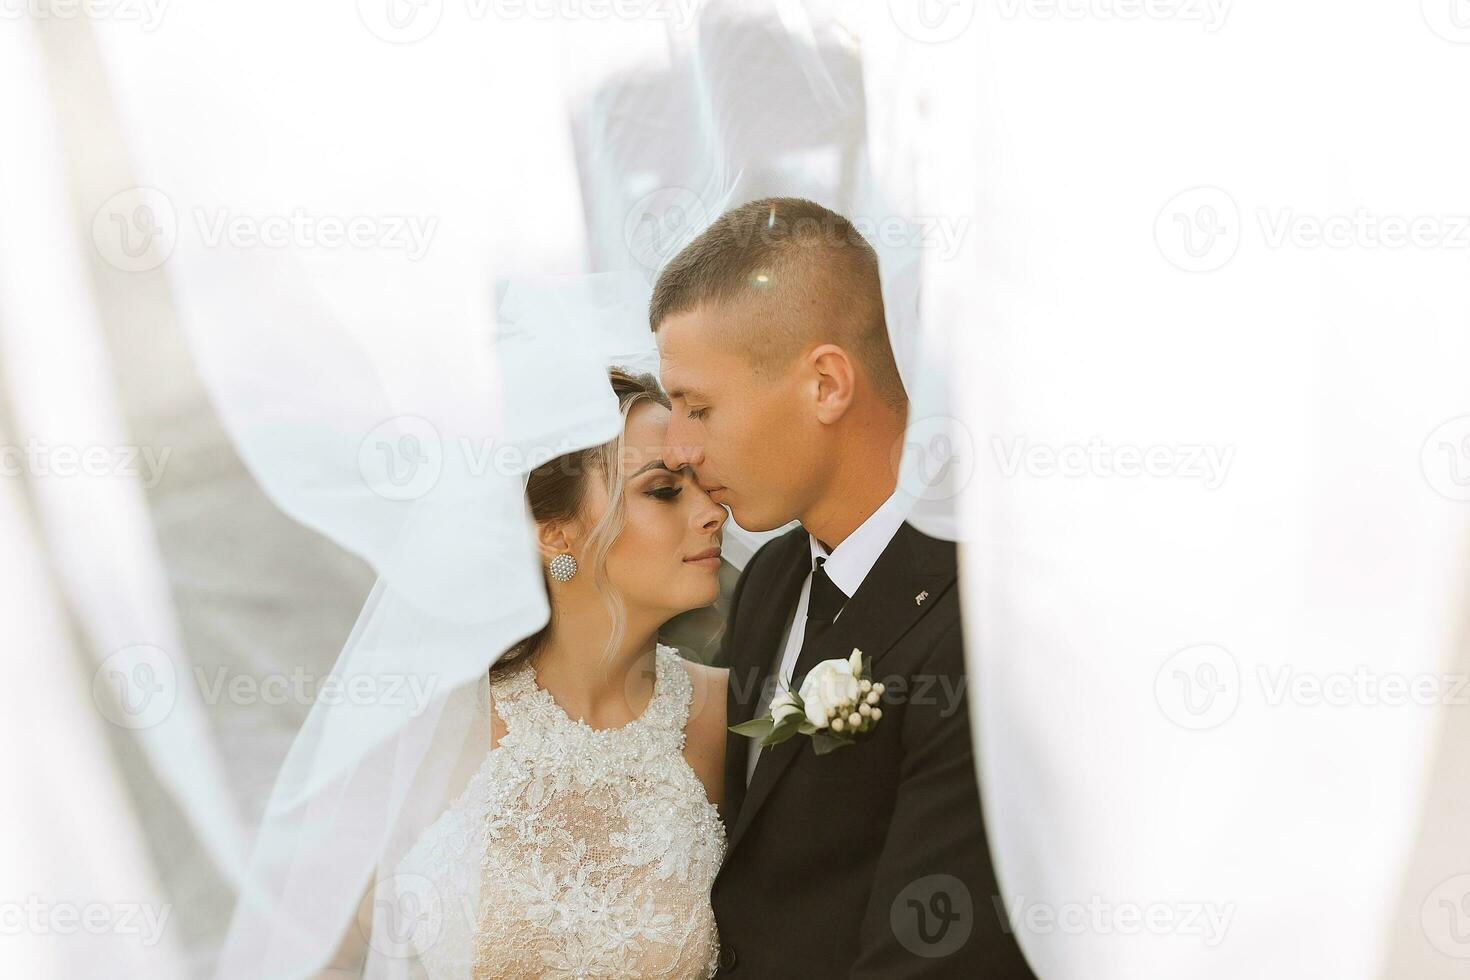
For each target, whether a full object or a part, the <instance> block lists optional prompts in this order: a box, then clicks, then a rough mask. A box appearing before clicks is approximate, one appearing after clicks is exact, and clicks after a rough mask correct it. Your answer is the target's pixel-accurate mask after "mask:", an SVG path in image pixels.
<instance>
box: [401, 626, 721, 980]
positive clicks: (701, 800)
mask: <svg viewBox="0 0 1470 980" xmlns="http://www.w3.org/2000/svg"><path fill="white" fill-rule="evenodd" d="M656 649H657V652H656V655H655V663H656V669H655V678H654V694H653V697H652V698H651V699H650V701H649V703H648V706H647V707H646V708H645V709H644V711H643V713H642V714H641V715H639V716H638V717H637V718H635V719H634V720H633V721H632V722H630V723H628V724H627V725H624V726H622V727H620V728H612V729H594V728H592V727H590V726H588V725H587V724H586V723H585V722H583V721H580V720H578V721H574V720H572V718H570V717H569V716H568V715H567V714H566V712H565V711H563V710H562V709H561V707H560V706H558V705H557V704H556V702H555V701H554V700H553V699H552V697H551V695H550V694H549V693H548V692H547V691H546V690H544V689H543V688H541V687H540V686H538V685H537V683H536V679H535V671H534V670H533V669H532V667H531V665H530V664H529V663H523V664H517V665H514V666H512V667H510V668H508V669H507V671H506V672H505V673H503V674H500V675H498V676H496V677H494V678H493V679H492V680H491V682H490V685H489V690H490V695H491V697H492V698H493V703H494V708H495V712H496V714H497V715H499V716H500V718H501V720H502V721H503V722H504V724H505V727H506V731H505V734H504V735H502V736H501V739H500V741H499V743H498V744H497V745H496V747H495V748H494V749H492V750H491V751H490V752H489V753H488V754H487V755H486V757H485V761H484V762H483V763H482V764H481V765H480V767H479V769H478V770H477V771H476V772H475V773H474V775H473V776H472V777H471V778H470V780H469V783H468V785H467V786H466V787H465V789H464V791H463V792H462V793H461V794H460V795H459V796H458V797H456V798H455V799H454V801H453V802H452V803H451V804H450V806H449V808H448V809H447V810H446V811H445V812H444V813H443V814H442V815H441V816H440V817H439V818H438V819H437V820H436V821H435V822H434V823H432V824H431V825H430V826H429V827H428V828H427V829H426V830H425V831H424V833H423V834H422V835H421V836H420V837H419V839H418V840H417V841H416V842H415V844H414V846H413V848H412V849H411V850H410V851H409V852H408V853H407V854H406V855H405V857H404V859H403V861H402V862H401V863H400V864H399V866H398V872H399V874H400V875H410V876H412V877H414V878H415V879H416V880H420V881H422V879H423V878H427V879H428V882H427V885H428V891H429V893H431V894H432V895H433V896H434V899H435V900H436V901H438V902H441V903H442V919H441V922H442V925H441V926H439V927H438V928H435V929H433V930H432V931H430V932H428V933H426V934H425V937H424V942H423V943H422V944H421V946H422V948H420V949H419V957H420V962H421V964H422V965H423V967H424V969H425V971H426V972H427V974H428V976H429V977H431V978H433V980H449V978H456V980H461V978H467V977H474V978H475V980H486V978H500V977H669V978H674V977H678V978H687V977H710V976H713V975H714V973H715V969H716V964H717V961H718V955H719V939H718V934H717V932H716V930H715V921H714V912H713V910H712V909H711V907H710V901H709V892H710V886H711V884H712V883H713V881H714V877H715V873H716V871H718V870H719V866H720V861H721V859H722V858H723V856H724V850H725V830H724V825H723V824H722V823H721V822H720V818H719V815H718V813H717V811H716V810H715V807H714V805H713V804H712V803H710V801H709V798H708V796H707V795H706V793H705V790H704V785H703V784H702V783H701V782H700V780H699V777H698V776H696V775H695V773H694V770H693V769H692V768H690V766H689V765H688V763H687V762H686V761H685V759H684V754H683V753H684V725H685V722H686V721H687V719H688V717H689V707H690V700H691V695H692V690H693V686H692V683H691V681H690V677H689V673H688V671H687V670H686V668H685V667H684V664H683V661H682V658H680V656H679V654H678V652H677V651H676V650H674V649H673V648H672V647H668V646H664V645H663V644H658V645H657V648H656Z"/></svg>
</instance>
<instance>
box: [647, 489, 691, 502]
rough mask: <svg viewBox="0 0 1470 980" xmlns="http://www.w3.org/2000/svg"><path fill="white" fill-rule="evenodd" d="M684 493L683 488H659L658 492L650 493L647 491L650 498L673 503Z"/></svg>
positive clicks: (650, 491) (652, 491)
mask: <svg viewBox="0 0 1470 980" xmlns="http://www.w3.org/2000/svg"><path fill="white" fill-rule="evenodd" d="M683 492H684V488H683V487H659V488H658V489H656V490H649V491H647V493H648V496H650V497H655V498H657V499H659V500H663V501H671V500H673V499H674V498H675V497H677V496H679V494H681V493H683Z"/></svg>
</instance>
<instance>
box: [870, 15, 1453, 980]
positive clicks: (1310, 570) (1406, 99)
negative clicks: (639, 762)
mask: <svg viewBox="0 0 1470 980" xmlns="http://www.w3.org/2000/svg"><path fill="white" fill-rule="evenodd" d="M1418 6H1419V5H1372V4H1352V5H1347V6H1344V5H1341V4H1336V5H1329V4H1326V3H1306V4H1289V5H1275V6H1272V7H1270V8H1269V9H1268V8H1264V7H1250V8H1247V7H1244V6H1240V5H1229V4H1224V5H1220V6H1219V7H1209V6H1208V5H1205V4H1172V5H1170V4H1161V5H1156V6H1155V7H1152V8H1149V9H1150V10H1152V11H1158V12H1159V13H1147V14H1145V13H1141V12H1136V13H1135V14H1133V15H1129V14H1128V13H1127V10H1128V9H1130V8H1129V7H1128V6H1127V5H1124V4H1118V5H1104V4H1076V5H1070V6H1069V5H1066V4H1063V5H1060V12H1057V8H1052V10H1053V13H1052V14H1051V15H1048V13H1047V8H1046V7H1045V5H1040V4H1027V3H1018V4H995V5H990V4H984V5H976V7H975V8H974V21H973V23H971V24H970V25H969V26H968V27H967V28H965V29H964V30H961V31H958V35H957V36H955V37H954V38H953V39H952V40H947V41H945V42H944V43H939V44H932V45H914V44H912V43H902V44H899V45H895V46H894V47H892V48H891V49H889V51H888V53H887V54H888V57H891V58H892V59H893V60H892V62H890V64H889V67H888V71H887V72H886V74H887V75H888V77H890V78H897V79H901V80H902V83H901V85H900V87H899V89H898V91H897V92H895V93H894V98H895V101H896V102H897V103H898V105H897V107H896V108H895V109H894V111H893V115H894V116H895V117H896V118H898V119H904V118H905V117H907V118H908V119H910V120H911V121H909V122H907V123H906V124H905V125H906V128H908V130H909V137H908V140H907V142H906V143H905V144H904V147H905V148H911V149H912V152H913V153H914V156H915V158H916V159H920V160H923V161H924V166H925V167H926V169H925V170H924V171H923V172H922V174H921V175H920V178H919V179H918V180H917V181H916V184H917V186H918V188H919V192H918V193H919V197H920V200H919V203H918V205H917V207H916V209H915V211H916V213H920V214H926V213H927V214H942V215H974V219H975V220H974V224H973V226H972V228H971V229H970V230H969V233H968V234H967V235H965V236H964V238H963V240H962V246H961V249H960V251H959V254H958V255H956V256H955V257H954V258H953V260H951V261H945V260H943V259H942V258H941V257H939V256H938V255H936V254H934V253H932V252H931V253H926V259H932V260H933V261H929V262H927V264H926V266H925V274H926V276H925V293H924V308H925V311H926V314H927V315H928V316H930V317H932V318H933V320H934V321H936V322H937V323H939V324H941V325H942V327H943V328H944V329H945V330H946V331H947V335H948V339H949V349H950V350H951V351H952V356H951V358H950V361H949V363H950V364H952V365H953V366H954V374H953V383H954V389H955V390H956V391H957V392H959V393H960V394H961V406H960V415H961V417H962V418H963V419H964V422H965V425H966V427H967V428H968V430H969V432H970V433H971V434H972V435H973V436H974V440H975V446H976V454H977V458H978V465H977V466H976V468H975V473H976V477H975V479H974V480H973V481H972V482H971V483H970V484H968V485H967V486H966V488H965V503H964V507H963V508H962V513H963V515H964V518H965V537H966V540H967V542H968V545H967V547H966V548H965V549H964V552H963V565H962V576H963V581H964V587H965V598H966V606H965V612H966V616H967V623H968V627H969V628H968V639H969V641H970V642H969V652H970V655H971V657H972V661H971V662H972V667H973V671H972V675H971V677H972V681H973V684H974V688H973V689H974V690H975V691H977V692H978V694H979V697H978V698H976V699H975V700H973V701H972V702H971V708H972V709H973V712H974V719H975V721H976V723H977V730H976V737H977V739H978V745H979V748H980V756H979V759H980V762H979V765H980V771H981V774H982V776H983V777H984V788H985V802H986V809H987V815H988V818H989V828H990V832H991V835H992V839H993V841H994V843H995V846H996V851H997V853H998V856H999V864H1000V872H1001V880H1002V884H1003V889H1004V891H1005V892H1006V893H1007V894H1006V895H1005V896H1004V898H1003V901H1004V902H1005V903H1006V905H1007V908H1008V910H1009V911H1010V913H1011V915H1012V919H1013V923H1014V926H1015V928H1016V929H1017V930H1018V933H1019V935H1020V937H1021V939H1022V941H1023V944H1024V946H1025V948H1026V950H1027V952H1028V955H1029V956H1030V957H1031V959H1032V962H1033V963H1034V964H1035V966H1036V967H1037V968H1038V970H1039V972H1040V973H1041V974H1042V975H1043V976H1046V977H1049V978H1050V977H1060V978H1071V977H1075V978H1087V980H1107V978H1124V977H1139V976H1151V977H1164V976H1167V977H1190V978H1203V980H1209V978H1222V980H1223V978H1238V977H1263V978H1264V977H1280V978H1292V977H1303V976H1331V977H1337V978H1360V977H1362V978H1366V977H1375V976H1391V977H1400V976H1414V977H1440V976H1443V977H1449V976H1456V975H1459V974H1460V972H1462V971H1463V970H1464V968H1465V957H1466V955H1467V954H1470V948H1467V946H1466V939H1467V937H1470V931H1467V928H1466V927H1467V926H1470V904H1467V903H1466V896H1467V892H1470V888H1467V883H1470V879H1466V878H1465V877H1464V875H1465V873H1466V871H1467V870H1470V852H1467V847H1466V845H1465V843H1464V839H1463V834H1462V833H1459V834H1456V835H1455V836H1454V837H1453V838H1452V837H1451V836H1450V835H1449V834H1448V833H1447V827H1445V825H1443V824H1440V825H1439V826H1440V833H1441V835H1442V836H1440V837H1439V838H1438V839H1430V838H1428V837H1418V836H1417V835H1418V834H1419V831H1420V828H1421V826H1430V827H1432V826H1434V825H1435V823H1434V821H1435V819H1438V818H1436V817H1432V816H1430V815H1428V814H1427V813H1426V812H1425V811H1423V810H1422V802H1421V801H1424V800H1426V799H1437V800H1438V802H1439V803H1440V804H1445V803H1447V802H1449V801H1452V800H1455V799H1458V801H1459V803H1458V805H1459V807H1460V810H1459V814H1460V820H1459V826H1460V827H1461V828H1462V830H1463V826H1464V819H1465V817H1466V811H1465V809H1464V806H1465V792H1464V782H1463V780H1464V778H1465V776H1466V770H1465V766H1464V764H1463V762H1455V763H1450V764H1445V761H1444V760H1441V766H1440V768H1439V769H1438V770H1433V771H1432V770H1431V769H1430V768H1429V765H1430V761H1431V759H1432V758H1434V756H1435V754H1436V742H1437V740H1439V739H1441V738H1445V737H1448V735H1449V733H1450V732H1452V731H1455V730H1457V729H1455V728H1451V727H1450V725H1451V724H1452V717H1453V716H1458V717H1460V718H1463V716H1464V714H1465V712H1466V711H1467V710H1470V708H1467V706H1466V702H1467V696H1466V689H1465V686H1464V681H1465V677H1466V665H1467V656H1466V651H1467V647H1466V641H1467V637H1466V633H1465V625H1464V624H1465V622H1466V615H1467V611H1470V610H1467V608H1466V598H1467V586H1470V581H1467V572H1466V568H1467V566H1466V556H1467V548H1470V510H1467V505H1466V503H1465V502H1464V501H1465V499H1466V497H1467V496H1470V494H1467V493H1466V492H1465V486H1466V482H1467V475H1470V467H1467V463H1470V442H1466V441H1464V437H1465V433H1466V432H1467V431H1470V427H1467V422H1466V418H1467V414H1466V413H1467V412H1470V388H1467V385H1466V380H1465V366H1466V364H1467V363H1470V299H1467V297H1466V293H1465V289H1464V284H1465V282H1466V272H1465V261H1466V249H1467V246H1470V235H1466V234H1465V232H1464V230H1463V225H1464V218H1463V217H1457V216H1464V215H1467V214H1470V211H1467V206H1470V193H1467V190H1466V185H1465V183H1464V179H1463V167H1462V166H1460V165H1459V161H1462V160H1463V159H1464V158H1465V154H1466V150H1467V148H1470V147H1467V141H1470V133H1467V131H1466V129H1465V128H1464V127H1463V126H1458V125H1454V124H1452V123H1451V122H1450V121H1449V120H1450V119H1451V117H1453V115H1454V114H1455V113H1454V111H1453V108H1452V106H1451V105H1450V103H1449V101H1448V99H1447V94H1448V93H1450V92H1454V91H1463V90H1464V88H1465V84H1466V82H1467V73H1470V62H1467V61H1466V59H1465V52H1466V49H1465V48H1464V47H1457V46H1456V45H1454V44H1450V43H1446V40H1445V39H1444V38H1443V37H1441V36H1437V33H1436V31H1435V30H1434V29H1433V26H1434V25H1435V24H1436V22H1435V20H1434V17H1433V14H1434V13H1435V11H1437V10H1439V7H1440V6H1442V5H1436V4H1432V3H1430V4H1425V5H1424V6H1425V11H1426V12H1427V13H1429V14H1430V20H1429V22H1428V23H1426V21H1425V20H1424V19H1422V18H1421V11H1420V10H1419V9H1418ZM1131 9H1133V10H1135V11H1141V10H1142V9H1143V5H1135V6H1134V7H1133V8H1131ZM1078 11H1080V13H1077V12H1078ZM1207 11H1214V12H1216V13H1220V12H1223V13H1224V14H1225V15H1228V20H1227V21H1226V22H1225V23H1224V24H1223V25H1221V26H1219V27H1218V29H1213V28H1212V26H1211V22H1209V21H1204V22H1200V21H1195V20H1193V19H1192V17H1191V12H1193V13H1195V14H1199V15H1200V16H1205V15H1206V13H1207ZM1171 12H1172V15H1171ZM958 16H959V14H958V13H957V12H956V14H955V17H956V18H957V17H958ZM1443 23H1444V22H1441V23H1440V25H1439V26H1443ZM941 26H942V27H944V28H945V30H954V29H956V28H958V26H959V21H958V20H957V19H955V18H951V19H950V21H948V22H947V24H941ZM938 30H939V29H938V28H936V31H937V32H938ZM940 33H942V32H940ZM1460 34H1461V36H1460V37H1459V40H1461V41H1464V40H1466V38H1465V37H1464V36H1463V32H1460ZM876 56H877V53H876V52H874V51H870V52H869V57H870V59H871V58H872V57H876ZM895 139H897V137H896V138H895ZM888 145H890V146H893V145H894V141H890V142H889V144H888ZM940 145H943V146H945V147H946V148H947V152H944V153H925V152H924V151H925V150H926V149H930V148H933V147H936V146H940ZM894 152H902V150H898V151H894ZM1197 188H1206V189H1204V190H1198V189H1197ZM1360 215H1366V217H1365V218H1363V219H1360V218H1359V216H1360ZM1344 217H1345V218H1346V219H1347V221H1346V222H1344V221H1343V220H1342V219H1343V218H1344ZM1416 220H1419V221H1422V222H1423V225H1422V227H1423V229H1424V230H1423V239H1422V241H1420V242H1419V243H1418V244H1406V243H1403V240H1404V239H1405V238H1406V237H1407V236H1406V230H1407V229H1408V228H1409V227H1410V226H1411V222H1414V221H1416ZM1395 221H1397V222H1398V225H1399V229H1398V232H1397V235H1398V236H1399V237H1398V240H1399V241H1400V242H1401V244H1399V245H1393V244H1391V243H1392V242H1393V241H1394V238H1393V237H1392V236H1393V235H1394V234H1395V232H1394V229H1393V222H1395ZM1283 228H1284V229H1285V231H1284V232H1282V233H1281V234H1284V238H1280V237H1278V231H1279V230H1280V229H1283ZM1314 228H1317V229H1322V232H1321V234H1320V236H1319V237H1318V238H1315V239H1314V238H1313V234H1312V232H1313V229H1314ZM1360 228H1366V229H1367V230H1366V231H1362V230H1359V229H1360ZM1456 228H1459V229H1460V230H1459V231H1458V232H1454V229H1456ZM1212 232H1214V237H1213V238H1212V237H1210V235H1211V233H1212ZM1452 232H1454V235H1455V236H1457V237H1451V233H1452ZM1344 234H1345V235H1346V239H1345V240H1344V238H1343V236H1344ZM1190 235H1193V236H1194V237H1192V238H1190V237H1187V236H1190ZM1378 236H1382V237H1381V239H1380V238H1379V237H1378ZM1151 453H1152V454H1153V455H1149V454H1151ZM1458 731H1461V732H1463V726H1459V728H1458ZM1443 749H1444V751H1446V752H1448V753H1449V754H1451V755H1454V756H1457V757H1460V758H1463V755H1464V751H1465V746H1464V744H1463V742H1461V743H1460V744H1459V746H1458V748H1457V747H1455V746H1454V745H1452V744H1446V745H1444V746H1443ZM1451 779H1453V780H1457V781H1458V784H1457V786H1456V787H1454V788H1453V789H1452V788H1451V787H1449V786H1441V787H1440V791H1439V792H1437V793H1436V792H1434V791H1433V786H1432V783H1433V782H1434V781H1435V780H1439V781H1445V780H1451ZM1426 821H1427V822H1426ZM1425 848H1428V849H1430V851H1431V853H1432V854H1433V856H1434V857H1433V859H1432V860H1430V861H1429V862H1428V863H1429V865H1430V866H1431V867H1433V868H1437V872H1435V871H1431V872H1429V873H1428V874H1427V875H1423V876H1422V880H1418V881H1414V882H1410V881H1409V880H1408V879H1407V878H1406V866H1407V863H1408V862H1409V861H1410V860H1411V855H1413V854H1414V853H1415V851H1416V850H1421V851H1422V850H1423V849H1425Z"/></svg>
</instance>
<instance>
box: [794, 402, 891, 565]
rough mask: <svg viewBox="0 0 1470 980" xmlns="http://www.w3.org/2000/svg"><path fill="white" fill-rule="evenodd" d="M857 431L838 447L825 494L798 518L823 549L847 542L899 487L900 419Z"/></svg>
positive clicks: (829, 548)
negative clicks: (854, 436) (831, 476)
mask: <svg viewBox="0 0 1470 980" xmlns="http://www.w3.org/2000/svg"><path fill="white" fill-rule="evenodd" d="M857 431H858V433H859V435H858V437H857V438H854V439H851V440H849V441H850V444H849V445H845V446H842V447H839V451H838V452H837V454H836V464H837V465H836V466H834V467H833V478H832V481H831V482H830V483H829V484H828V486H827V492H826V493H824V494H823V495H822V498H821V499H820V500H819V501H817V503H816V505H815V506H813V507H812V509H811V511H810V512H809V513H807V514H804V515H802V518H801V524H802V527H804V528H806V530H807V532H808V533H810V534H811V535H812V536H813V537H815V538H816V539H817V540H818V541H820V542H821V543H822V545H823V546H824V547H826V548H827V550H828V551H831V550H833V549H835V548H836V547H837V546H838V545H840V544H842V542H843V541H845V540H847V538H848V536H849V535H851V534H852V532H854V531H856V530H857V529H858V528H859V527H861V526H862V525H863V522H864V521H866V520H867V519H868V518H869V517H872V516H873V512H874V511H876V510H877V509H878V508H879V507H882V506H883V502H884V501H886V500H887V499H888V498H889V497H891V496H893V491H894V490H895V489H896V488H897V487H898V464H899V454H898V453H897V452H896V451H895V449H896V447H897V446H898V444H899V440H901V439H902V438H903V433H904V424H903V422H902V420H896V419H891V418H890V419H889V420H887V424H883V425H875V426H864V427H862V428H861V429H859V430H857Z"/></svg>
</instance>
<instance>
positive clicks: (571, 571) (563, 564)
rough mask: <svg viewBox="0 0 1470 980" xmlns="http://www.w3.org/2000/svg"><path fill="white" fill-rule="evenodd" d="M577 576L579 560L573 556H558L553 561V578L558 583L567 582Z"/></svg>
mask: <svg viewBox="0 0 1470 980" xmlns="http://www.w3.org/2000/svg"><path fill="white" fill-rule="evenodd" d="M575 574H577V559H575V558H573V557H572V556H571V555H557V556H556V557H555V558H553V559H551V577H552V578H554V579H556V580H557V581H558V582H566V581H569V580H570V579H571V577H572V576H573V575H575Z"/></svg>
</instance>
